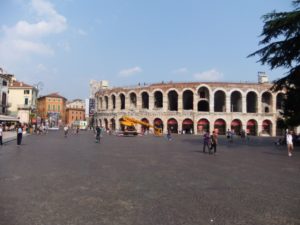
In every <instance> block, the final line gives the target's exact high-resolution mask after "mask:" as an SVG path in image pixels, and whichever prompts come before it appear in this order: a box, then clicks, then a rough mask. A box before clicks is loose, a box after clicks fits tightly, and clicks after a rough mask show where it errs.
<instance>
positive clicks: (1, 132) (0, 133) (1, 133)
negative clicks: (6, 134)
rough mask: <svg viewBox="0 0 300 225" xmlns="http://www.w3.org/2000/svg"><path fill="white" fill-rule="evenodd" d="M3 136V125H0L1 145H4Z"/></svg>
mask: <svg viewBox="0 0 300 225" xmlns="http://www.w3.org/2000/svg"><path fill="white" fill-rule="evenodd" d="M2 136H3V128H2V124H0V145H3V140H2Z"/></svg>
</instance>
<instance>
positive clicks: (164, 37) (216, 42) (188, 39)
mask: <svg viewBox="0 0 300 225" xmlns="http://www.w3.org/2000/svg"><path fill="white" fill-rule="evenodd" d="M0 8H1V14H0V25H1V28H0V67H2V68H3V69H4V70H5V71H6V72H9V73H13V74H15V75H16V77H17V79H18V80H22V81H24V82H27V83H29V84H36V83H38V82H42V83H43V84H44V85H43V90H42V94H47V93H50V92H59V93H60V94H61V95H64V96H65V97H67V98H68V99H74V98H86V97H88V94H89V91H88V90H89V81H90V80H91V79H94V80H108V81H109V84H110V85H111V86H123V85H135V84H137V83H139V82H140V83H144V82H146V83H154V82H161V81H165V82H167V81H173V82H176V81H178V82H179V81H234V82H240V81H249V82H251V81H252V82H256V81H257V72H258V71H264V72H266V73H267V74H268V75H269V78H270V79H271V80H274V79H277V78H279V77H281V76H282V74H283V73H284V72H285V71H283V70H273V71H270V70H269V68H268V67H267V66H261V65H260V64H259V63H256V61H257V60H258V58H255V57H252V58H247V55H249V54H250V53H252V52H254V51H255V50H257V49H258V48H260V47H259V46H258V42H259V40H260V38H259V35H260V33H261V31H262V27H263V21H262V19H261V16H262V15H264V14H266V13H269V12H271V11H273V10H276V11H290V10H292V9H293V8H292V5H291V1H282V0H268V1H261V0H252V1H240V0H228V1H221V0H219V1H217V0H184V1H183V0H181V1H179V0H178V1H174V0H151V1H146V0H144V1H141V0H106V1H104V0H89V1H84V0H27V1H25V0H1V1H0Z"/></svg>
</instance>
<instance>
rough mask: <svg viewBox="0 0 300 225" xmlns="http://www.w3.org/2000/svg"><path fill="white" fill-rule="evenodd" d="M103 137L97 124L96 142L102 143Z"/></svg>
mask: <svg viewBox="0 0 300 225" xmlns="http://www.w3.org/2000/svg"><path fill="white" fill-rule="evenodd" d="M100 139H101V128H100V127H99V126H96V143H100Z"/></svg>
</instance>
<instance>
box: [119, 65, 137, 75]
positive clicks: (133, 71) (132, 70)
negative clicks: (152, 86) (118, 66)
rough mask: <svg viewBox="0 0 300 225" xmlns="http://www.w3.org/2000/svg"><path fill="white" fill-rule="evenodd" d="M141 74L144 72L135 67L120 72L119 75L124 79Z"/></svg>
mask: <svg viewBox="0 0 300 225" xmlns="http://www.w3.org/2000/svg"><path fill="white" fill-rule="evenodd" d="M140 72H142V69H141V68H140V67H138V66H135V67H133V68H129V69H123V70H121V71H120V72H119V75H120V76H122V77H129V76H132V75H134V74H137V73H140Z"/></svg>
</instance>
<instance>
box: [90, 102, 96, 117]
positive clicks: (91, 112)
mask: <svg viewBox="0 0 300 225" xmlns="http://www.w3.org/2000/svg"><path fill="white" fill-rule="evenodd" d="M94 113H95V99H93V98H90V99H89V115H90V116H93V115H94Z"/></svg>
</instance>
